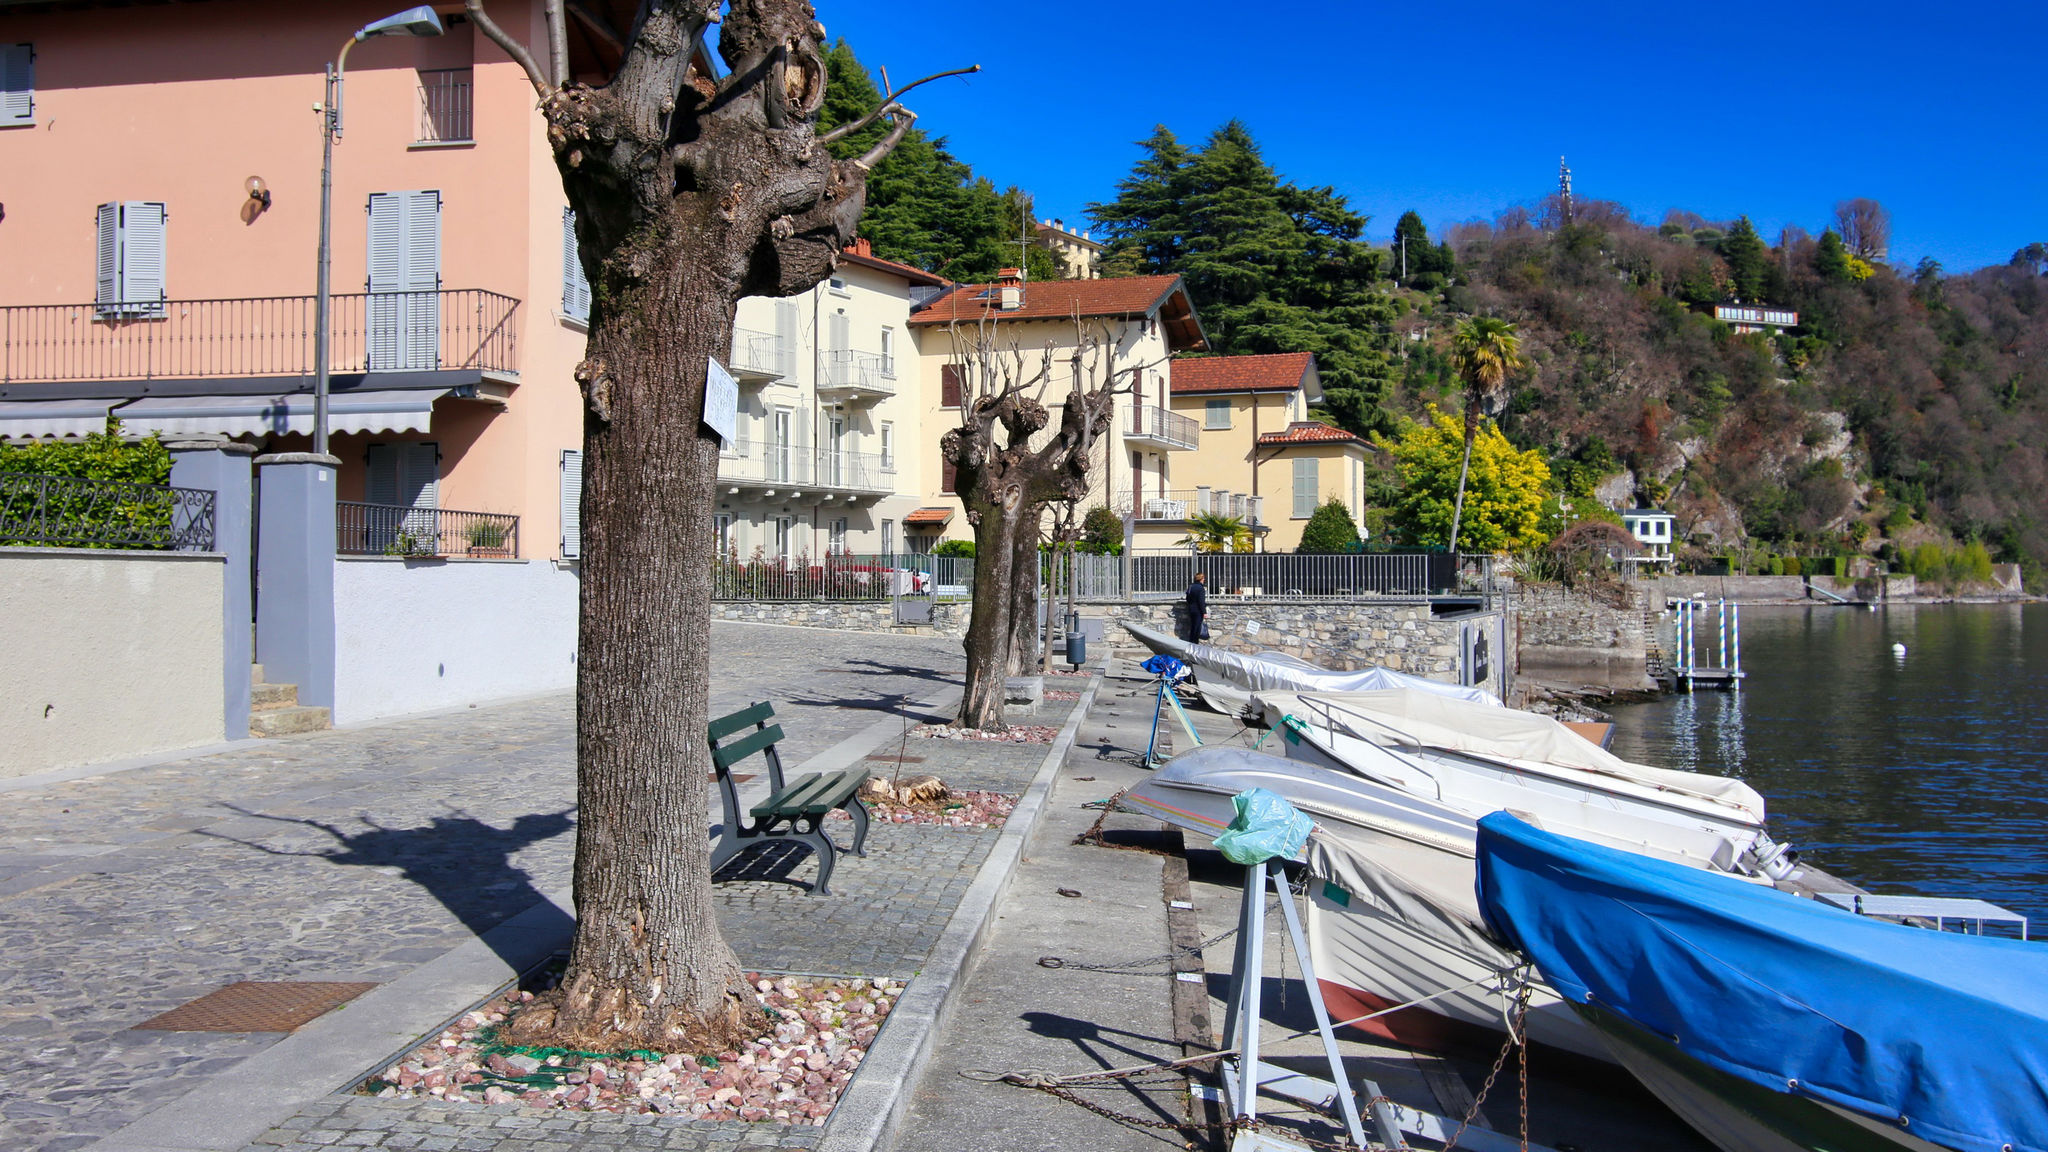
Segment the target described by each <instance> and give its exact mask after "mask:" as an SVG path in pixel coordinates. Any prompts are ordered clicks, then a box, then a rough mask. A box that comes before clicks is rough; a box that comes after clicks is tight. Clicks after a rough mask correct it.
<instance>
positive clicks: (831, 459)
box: [819, 416, 846, 488]
mask: <svg viewBox="0 0 2048 1152" xmlns="http://www.w3.org/2000/svg"><path fill="white" fill-rule="evenodd" d="M845 442H846V420H845V419H844V418H843V417H839V416H834V417H832V418H831V419H830V420H829V421H827V422H826V425H825V459H824V461H823V463H824V465H825V475H823V476H822V477H820V478H819V482H820V483H823V484H829V485H831V486H832V487H834V488H839V487H843V486H844V485H843V481H844V479H845V467H846V457H845V456H844V455H843V454H842V453H841V451H840V449H841V448H842V447H843V446H844V445H845Z"/></svg>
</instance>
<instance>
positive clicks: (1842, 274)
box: [1813, 228, 1852, 280]
mask: <svg viewBox="0 0 2048 1152" xmlns="http://www.w3.org/2000/svg"><path fill="white" fill-rule="evenodd" d="M1813 270H1814V271H1815V272H1818V273H1820V274H1821V278H1822V279H1824V280H1849V279H1852V277H1851V275H1850V271H1849V250H1848V249H1847V248H1845V247H1843V246H1842V238H1841V237H1840V236H1837V235H1835V230H1834V229H1833V228H1830V229H1828V230H1827V231H1825V232H1823V233H1821V234H1820V243H1819V244H1816V245H1815V246H1814V250H1813Z"/></svg>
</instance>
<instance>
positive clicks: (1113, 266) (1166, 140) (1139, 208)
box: [1088, 124, 1188, 276]
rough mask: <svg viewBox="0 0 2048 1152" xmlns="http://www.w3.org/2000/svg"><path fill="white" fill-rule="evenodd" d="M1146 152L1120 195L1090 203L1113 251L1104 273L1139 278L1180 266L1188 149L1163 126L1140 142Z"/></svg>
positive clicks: (1121, 185)
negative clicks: (1110, 199)
mask: <svg viewBox="0 0 2048 1152" xmlns="http://www.w3.org/2000/svg"><path fill="white" fill-rule="evenodd" d="M1138 147H1140V148H1143V149H1144V150H1145V156H1144V158H1143V159H1141V160H1139V161H1138V163H1137V165H1136V166H1134V167H1133V168H1132V169H1131V174H1130V175H1129V176H1126V177H1124V178H1123V179H1122V180H1120V181H1118V182H1117V186H1116V193H1117V197H1116V199H1115V200H1114V201H1112V202H1111V203H1108V204H1090V205H1089V206H1088V214H1089V216H1091V217H1092V218H1093V219H1094V221H1095V225H1096V227H1098V228H1100V229H1102V232H1103V236H1104V240H1105V242H1106V244H1107V247H1108V251H1107V252H1105V253H1104V254H1103V256H1104V259H1103V275H1105V276H1109V275H1123V276H1138V275H1143V274H1146V273H1151V272H1162V271H1165V270H1167V269H1169V268H1175V267H1177V266H1178V264H1179V262H1180V257H1181V253H1182V250H1183V246H1184V244H1185V242H1186V238H1187V233H1188V226H1187V217H1186V215H1185V214H1184V212H1183V211H1182V205H1183V203H1184V201H1185V198H1186V175H1185V173H1184V172H1183V168H1184V167H1185V166H1186V164H1187V162H1188V151H1187V149H1186V148H1183V147H1181V143H1180V141H1179V140H1178V139H1176V138H1175V137H1174V135H1173V133H1172V132H1171V131H1169V130H1168V129H1167V127H1166V126H1165V125H1164V124H1161V125H1159V126H1158V127H1156V128H1154V129H1153V130H1152V136H1151V138H1150V139H1147V140H1141V141H1139V142H1138Z"/></svg>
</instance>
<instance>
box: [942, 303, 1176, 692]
mask: <svg viewBox="0 0 2048 1152" xmlns="http://www.w3.org/2000/svg"><path fill="white" fill-rule="evenodd" d="M1075 326H1076V329H1077V332H1076V339H1075V342H1074V345H1073V346H1072V347H1071V348H1064V349H1061V350H1060V351H1059V353H1058V354H1057V355H1056V354H1055V353H1054V351H1053V349H1052V348H1051V347H1050V346H1048V347H1045V348H1042V349H1039V350H1038V351H1036V352H1026V351H1025V350H1024V349H1023V348H1021V347H1019V346H1018V345H1016V344H1014V343H1012V344H1004V343H1000V342H999V341H998V338H997V330H998V325H996V324H994V323H991V322H988V321H983V322H981V323H979V324H955V325H953V326H952V328H951V329H950V330H949V331H948V335H949V336H950V338H951V339H952V342H953V355H952V363H950V364H948V365H947V366H946V371H947V372H949V373H955V374H957V377H958V380H959V385H960V426H959V427H958V428H953V429H949V430H948V431H947V432H946V434H945V436H944V437H943V438H941V440H940V441H939V450H940V452H941V454H942V456H943V458H944V460H945V461H946V463H947V464H949V465H951V466H952V468H953V491H954V493H955V494H956V495H958V496H959V498H960V502H961V503H962V504H963V505H965V506H966V508H967V521H968V523H969V524H971V525H973V526H974V553H975V561H974V609H973V615H972V616H971V617H970V618H969V620H968V624H967V641H966V648H967V690H966V693H965V694H964V695H963V696H962V698H961V701H960V718H959V720H958V721H957V724H958V725H959V726H960V727H963V728H984V729H1000V728H1002V727H1004V722H1003V679H1004V677H1005V676H1007V675H1009V674H1010V673H1011V672H1012V671H1013V669H1015V668H1017V667H1018V666H1019V665H1020V664H1021V663H1022V662H1023V660H1024V659H1026V658H1027V657H1028V656H1030V655H1031V654H1032V651H1033V650H1032V649H1027V648H1025V647H1024V646H1025V645H1027V644H1030V643H1033V641H1032V637H1034V636H1035V635H1036V632H1035V624H1036V621H1037V592H1038V581H1037V577H1036V573H1037V565H1038V536H1039V529H1040V526H1041V524H1042V523H1043V521H1044V518H1045V512H1046V509H1047V508H1048V507H1050V506H1051V505H1053V504H1054V503H1057V502H1069V503H1071V502H1073V501H1077V500H1080V499H1082V498H1084V497H1085V496H1087V494H1088V471H1089V463H1090V459H1091V457H1095V456H1099V455H1100V453H1099V452H1096V451H1094V450H1093V449H1094V448H1095V445H1096V443H1097V442H1098V441H1099V440H1100V439H1101V438H1102V437H1104V436H1107V435H1108V434H1109V431H1110V423H1111V417H1112V406H1113V405H1114V403H1115V400H1116V397H1117V396H1118V395H1120V394H1122V393H1125V392H1129V391H1131V390H1133V389H1134V388H1136V386H1137V384H1138V381H1139V380H1140V379H1141V378H1142V376H1143V373H1145V372H1146V371H1148V370H1150V369H1152V368H1155V367H1157V364H1156V363H1143V362H1138V361H1136V360H1135V359H1131V358H1129V356H1128V352H1127V350H1126V349H1125V348H1123V347H1122V346H1121V344H1120V343H1119V341H1117V340H1116V339H1115V338H1113V337H1112V336H1111V335H1110V334H1109V332H1108V330H1107V329H1106V328H1102V327H1098V326H1091V325H1088V324H1086V323H1084V322H1081V321H1078V320H1077V321H1076V322H1075ZM1060 376H1065V377H1067V378H1069V379H1071V381H1072V391H1071V392H1069V393H1068V394H1067V395H1065V396H1064V397H1062V399H1061V403H1060V417H1059V424H1058V425H1057V426H1055V425H1054V424H1053V423H1052V413H1051V412H1050V410H1049V409H1048V408H1047V407H1046V403H1045V398H1046V393H1047V390H1048V389H1049V388H1050V387H1051V385H1052V384H1053V382H1054V380H1055V379H1056V378H1057V377H1060Z"/></svg>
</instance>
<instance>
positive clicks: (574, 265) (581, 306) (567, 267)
mask: <svg viewBox="0 0 2048 1152" xmlns="http://www.w3.org/2000/svg"><path fill="white" fill-rule="evenodd" d="M562 315H564V316H567V317H569V318H570V319H571V320H581V321H583V322H585V323H588V322H589V321H590V278H589V277H588V276H586V275H584V272H583V260H582V258H581V257H580V256H578V255H577V249H576V210H575V209H574V208H564V209H562Z"/></svg>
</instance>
